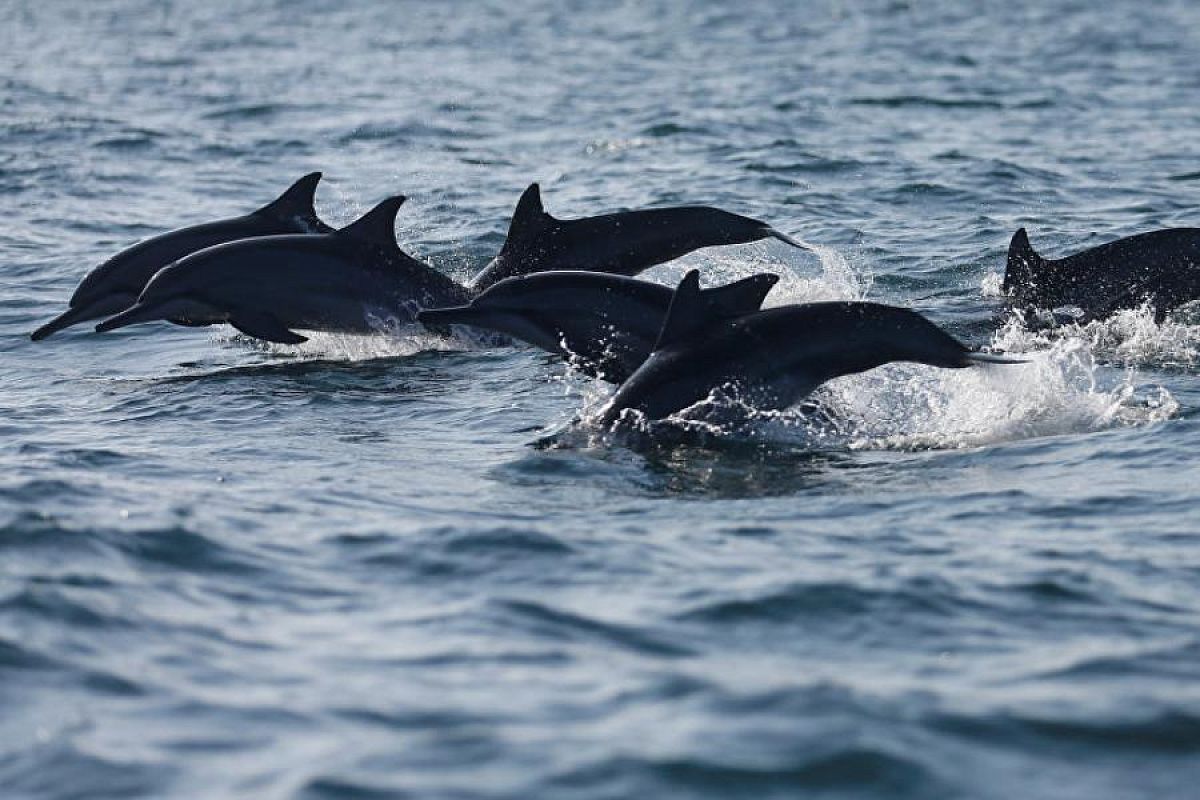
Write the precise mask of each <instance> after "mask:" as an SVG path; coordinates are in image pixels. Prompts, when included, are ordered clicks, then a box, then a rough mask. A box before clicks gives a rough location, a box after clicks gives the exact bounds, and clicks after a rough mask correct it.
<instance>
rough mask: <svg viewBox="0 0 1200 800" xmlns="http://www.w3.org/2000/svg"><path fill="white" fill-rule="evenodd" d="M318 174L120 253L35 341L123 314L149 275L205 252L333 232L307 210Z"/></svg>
mask: <svg viewBox="0 0 1200 800" xmlns="http://www.w3.org/2000/svg"><path fill="white" fill-rule="evenodd" d="M320 180H321V173H319V172H312V173H309V174H308V175H305V176H304V177H303V178H301V179H300V180H298V181H296V182H295V183H294V184H292V186H291V187H290V188H289V189H288V190H287V191H286V192H284V193H283V194H282V195H280V196H279V197H278V198H277V199H275V200H274V201H272V202H271V203H269V204H267V205H266V206H263V207H262V208H260V209H258V210H257V211H254V212H251V213H249V214H246V215H245V216H242V217H232V218H230V219H222V220H217V221H215V222H206V223H204V224H201V225H192V226H191V227H187V228H180V229H178V230H174V231H171V232H169V233H164V234H162V235H160V236H155V237H154V238H152V239H147V240H145V241H143V242H139V243H138V244H135V245H134V246H133V247H130V248H128V249H127V250H122V251H121V252H120V253H117V254H116V255H115V256H113V257H112V258H110V259H109V260H108V261H106V262H104V263H103V264H101V265H100V266H98V267H96V268H95V269H94V270H92V271H91V272H89V273H88V274H87V275H85V276H84V278H83V280H82V281H81V282H80V284H79V287H78V288H77V289H76V290H75V293H74V294H73V295H72V296H71V300H70V302H69V308H68V309H67V310H66V311H65V312H63V313H62V314H60V315H59V316H58V317H56V318H54V319H53V320H51V321H50V322H48V323H46V324H45V325H43V326H42V327H40V328H38V329H37V330H36V331H34V332H33V333H32V334H30V338H31V339H33V340H34V341H35V342H36V341H39V340H41V339H45V338H46V337H47V336H49V335H51V334H52V333H56V332H57V331H60V330H62V329H63V328H68V327H70V326H72V325H76V324H78V323H80V322H86V321H87V320H92V319H99V318H101V317H107V316H109V315H110V314H115V313H117V312H118V311H124V310H125V309H127V308H129V307H130V306H131V305H133V304H134V302H135V301H136V300H137V298H138V295H139V294H141V292H142V289H144V288H145V287H146V283H147V282H149V280H150V279H151V278H152V277H154V273H156V272H158V271H159V270H160V269H162V268H163V267H165V266H167V265H168V264H171V263H173V262H175V261H178V260H179V259H181V258H183V257H184V256H186V255H188V254H190V253H195V252H196V251H198V250H203V249H204V248H206V247H212V246H213V245H217V244H222V243H224V242H233V241H236V240H238V239H247V238H251V237H256V236H273V235H278V234H289V233H329V232H330V231H332V230H333V228H330V227H329V226H328V225H326V224H325V223H324V222H322V221H321V220H320V219H319V218H318V217H317V213H316V211H315V210H314V209H313V195H314V193H315V192H316V189H317V182H318V181H320Z"/></svg>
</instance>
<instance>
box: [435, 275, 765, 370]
mask: <svg viewBox="0 0 1200 800" xmlns="http://www.w3.org/2000/svg"><path fill="white" fill-rule="evenodd" d="M778 281H779V276H778V275H771V274H768V273H763V274H760V275H753V276H751V277H749V278H745V279H743V280H740V281H737V282H735V283H731V284H728V285H726V286H720V287H716V288H712V289H701V290H700V300H701V302H703V303H704V304H705V305H706V307H707V309H708V311H709V313H710V314H711V315H712V316H713V317H714V318H716V319H725V318H729V317H738V316H743V315H745V314H749V313H751V312H753V311H757V310H758V309H759V307H760V306H761V305H762V302H763V300H764V299H765V298H766V296H767V293H768V292H770V291H771V287H773V286H774V285H775V284H776V283H777V282H778ZM672 294H673V292H672V290H671V289H670V288H669V287H667V286H663V285H661V284H658V283H650V282H649V281H641V280H637V279H636V278H627V277H624V276H621V275H607V274H603V273H597V272H581V271H562V272H541V273H537V274H534V275H526V276H522V277H515V278H506V279H504V280H502V281H500V282H499V283H496V284H494V285H493V286H491V287H490V288H488V289H487V290H486V291H484V292H483V293H482V294H480V295H479V296H478V297H476V298H475V299H473V300H472V301H471V303H470V305H465V306H459V307H457V308H441V309H430V310H425V311H422V312H421V313H420V314H418V315H417V318H418V319H419V320H420V321H421V322H424V323H426V324H431V325H452V324H459V325H472V326H475V327H479V328H486V329H488V330H493V331H498V332H500V333H505V334H508V335H510V336H513V337H515V338H517V339H521V340H522V341H525V342H528V343H529V344H532V345H534V346H536V347H540V348H542V349H543V350H546V351H549V352H551V353H555V354H558V355H561V356H564V357H567V358H569V359H571V361H572V363H573V364H574V365H575V366H576V368H578V369H579V370H580V371H582V372H584V373H586V374H588V375H591V376H593V377H599V378H602V379H603V380H607V381H611V382H613V383H622V382H624V381H625V379H627V378H628V377H629V376H630V375H631V374H632V373H633V372H634V370H636V369H637V368H638V367H639V366H641V364H642V362H643V361H645V360H646V358H647V357H648V356H649V355H650V352H651V351H652V350H653V349H654V343H655V340H656V339H657V338H658V334H659V331H660V330H661V329H662V324H663V319H664V318H665V317H666V315H667V308H668V307H669V306H670V304H671V297H672Z"/></svg>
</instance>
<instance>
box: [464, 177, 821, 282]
mask: <svg viewBox="0 0 1200 800" xmlns="http://www.w3.org/2000/svg"><path fill="white" fill-rule="evenodd" d="M768 237H773V238H776V239H779V240H780V241H783V242H786V243H788V244H790V245H792V246H793V247H799V248H802V249H808V248H807V247H806V246H805V245H804V244H802V243H801V242H798V241H796V240H795V239H793V238H791V237H790V236H787V235H785V234H783V233H780V232H779V231H777V230H775V229H774V228H772V227H771V226H770V225H768V224H766V223H765V222H760V221H758V220H756V219H750V218H749V217H742V216H739V215H737V214H731V213H729V212H728V211H722V210H720V209H719V208H710V207H708V206H679V207H676V208H652V209H644V210H639V211H624V212H620V213H616V214H604V215H601V216H596V217H584V218H581V219H556V218H554V217H552V216H550V215H549V214H547V213H546V211H545V209H544V208H543V207H542V196H541V190H540V189H539V188H538V185H537V184H536V183H535V184H532V185H531V186H530V187H529V188H528V189H526V190H525V192H524V194H522V195H521V199H520V200H519V201H518V202H517V207H516V210H515V211H514V212H513V216H512V222H511V223H510V224H509V229H508V238H507V240H505V242H504V246H503V247H502V248H501V250H500V254H499V255H497V256H496V258H495V259H494V260H493V261H492V263H490V264H489V265H488V266H487V267H485V268H484V269H483V271H482V272H480V273H479V274H478V275H477V276H475V278H474V279H473V280H472V281H471V288H472V289H474V290H475V291H482V290H484V289H486V288H488V287H489V286H491V285H492V284H494V283H496V282H498V281H500V280H503V279H504V278H511V277H513V276H514V275H519V274H520V275H528V274H530V273H533V272H545V271H548V270H586V271H588V272H609V273H613V274H616V275H627V276H633V275H637V274H638V273H639V272H642V271H643V270H646V269H649V268H650V267H653V266H654V265H656V264H663V263H666V262H667V261H671V260H673V259H676V258H679V257H680V256H683V255H686V254H688V253H690V252H692V251H693V250H698V249H700V248H702V247H714V246H717V245H730V244H744V243H746V242H756V241H759V240H760V239H766V238H768Z"/></svg>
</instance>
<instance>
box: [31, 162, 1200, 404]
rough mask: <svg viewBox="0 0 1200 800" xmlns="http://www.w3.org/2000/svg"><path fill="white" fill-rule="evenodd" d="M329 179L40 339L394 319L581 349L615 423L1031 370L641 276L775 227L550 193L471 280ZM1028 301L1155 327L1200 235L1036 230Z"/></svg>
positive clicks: (1026, 308) (344, 327) (273, 336)
mask: <svg viewBox="0 0 1200 800" xmlns="http://www.w3.org/2000/svg"><path fill="white" fill-rule="evenodd" d="M320 179H321V173H319V172H314V173H311V174H309V175H305V176H304V177H302V178H300V180H298V181H296V183H294V184H293V185H292V186H291V187H289V188H288V189H287V191H285V192H284V193H283V194H282V195H280V196H279V197H278V198H277V199H276V200H274V201H273V202H271V203H269V204H267V205H266V206H263V207H262V208H260V209H258V210H257V211H254V212H251V213H249V214H246V215H244V216H240V217H232V218H228V219H222V220H217V221H215V222H208V223H203V224H200V225H194V226H190V227H186V228H180V229H178V230H175V231H170V232H168V233H164V234H162V235H160V236H156V237H154V238H151V239H148V240H146V241H143V242H140V243H138V244H136V245H134V246H132V247H130V248H129V249H127V250H124V251H122V252H120V253H118V254H117V255H115V256H113V257H112V258H111V259H109V260H108V261H106V262H105V263H103V264H101V265H100V266H99V267H97V268H95V269H94V270H92V271H91V272H89V273H88V274H87V275H86V276H84V278H83V280H82V281H81V282H80V284H79V287H78V288H77V289H76V290H75V293H74V294H73V295H72V296H71V299H70V301H69V303H68V308H67V310H66V311H64V312H63V313H62V314H60V315H59V316H58V317H56V318H54V319H53V320H51V321H50V322H48V323H46V324H45V325H43V326H42V327H40V328H38V329H37V330H36V331H34V332H33V334H31V338H32V339H33V340H34V341H38V340H41V339H45V338H46V337H48V336H50V335H52V334H54V333H56V332H58V331H60V330H63V329H64V328H68V327H70V326H73V325H76V324H79V323H81V322H86V321H90V320H97V319H102V320H103V321H102V322H100V323H99V324H97V325H96V330H97V331H110V330H115V329H117V328H122V327H125V326H128V325H134V324H137V323H142V322H150V321H154V320H165V321H168V322H172V323H175V324H177V325H186V326H197V327H199V326H208V325H216V324H221V323H229V324H230V325H232V326H233V327H234V328H236V329H237V330H239V331H241V332H242V333H244V334H246V335H247V336H251V337H254V338H258V339H263V340H266V341H269V342H276V343H281V344H299V343H301V342H304V341H305V340H306V339H305V337H304V336H303V335H301V334H300V333H297V330H306V331H324V332H338V333H371V332H373V331H375V330H376V329H377V328H376V325H377V323H378V321H379V320H383V319H388V320H393V321H395V322H398V323H401V324H408V323H417V322H419V323H420V324H423V325H425V326H426V327H427V328H429V329H430V330H432V331H435V332H439V333H444V332H447V331H448V330H449V326H451V325H460V326H469V327H472V328H476V329H482V330H486V331H490V332H495V333H500V334H503V335H506V336H509V337H512V338H514V339H517V340H520V341H523V342H526V343H528V344H531V345H533V346H535V347H539V348H541V349H543V350H546V351H548V352H550V353H554V354H557V355H560V356H563V357H565V358H568V359H570V361H571V362H572V364H573V365H574V366H575V367H576V368H577V369H579V370H580V371H582V372H584V373H585V374H587V375H590V376H592V377H596V378H599V379H601V380H605V381H608V382H611V383H614V384H616V385H617V390H616V392H615V393H614V394H613V396H612V397H611V398H610V400H609V401H608V403H607V404H606V405H605V407H604V408H603V409H602V410H601V412H600V422H601V424H603V425H614V424H616V423H619V422H621V421H624V420H636V419H648V420H658V419H663V418H666V417H669V416H671V415H673V414H675V413H677V412H680V411H682V410H684V409H689V410H693V409H699V410H703V409H704V408H705V406H706V404H708V403H709V402H711V400H712V397H713V395H714V392H715V391H717V390H722V389H731V390H733V391H735V392H736V393H737V395H738V396H739V398H740V399H741V400H742V401H743V402H747V403H749V404H750V405H751V406H753V407H755V408H761V409H783V408H787V407H789V406H792V405H794V404H796V403H798V402H799V401H800V400H802V399H803V398H804V397H806V396H807V395H808V394H810V393H811V392H812V391H813V390H814V389H816V388H817V387H818V386H820V385H821V384H822V383H824V382H825V381H828V380H830V379H832V378H836V377H839V376H842V375H849V374H853V373H857V372H863V371H866V370H869V369H873V368H875V367H878V366H881V365H883V364H887V363H890V362H894V361H910V362H917V363H921V364H928V365H931V366H935V367H942V368H947V369H959V368H964V367H969V366H972V365H974V364H978V363H1000V364H1011V363H1019V362H1017V361H1014V360H1011V359H1004V358H1000V357H997V356H992V355H987V354H982V353H977V352H972V351H971V350H969V349H968V348H967V347H966V346H965V345H963V344H962V343H961V342H959V341H958V340H956V339H955V338H954V337H953V336H951V335H950V334H948V333H946V332H945V331H943V330H942V329H940V328H938V327H937V326H936V325H934V324H933V323H932V322H930V321H929V320H927V319H925V318H924V317H923V316H921V315H920V314H918V313H917V312H915V311H912V310H910V309H906V308H898V307H895V306H888V305H882V304H879V303H870V302H821V303H804V304H797V305H788V306H779V307H775V308H768V309H763V308H762V303H763V301H764V300H765V298H766V296H767V294H768V293H769V292H770V291H771V289H772V287H774V286H775V284H776V282H777V281H778V280H779V276H777V275H773V274H769V273H763V274H758V275H753V276H751V277H749V278H745V279H742V280H739V281H736V282H734V283H730V284H728V285H725V286H718V287H712V288H707V289H704V288H701V286H700V277H699V273H698V271H696V270H692V271H690V272H688V273H687V275H686V276H684V278H683V280H682V281H680V283H679V284H678V286H677V287H676V288H675V289H674V290H672V289H671V288H669V287H667V286H663V285H660V284H657V283H652V282H648V281H643V280H638V279H637V278H636V277H635V276H636V275H638V274H639V273H641V272H642V271H644V270H646V269H649V268H650V267H653V266H655V265H658V264H663V263H666V262H668V261H671V260H673V259H676V258H679V257H681V256H683V255H686V254H687V253H690V252H692V251H694V250H697V249H700V248H704V247H713V246H720V245H733V244H743V243H748V242H755V241H759V240H762V239H767V238H775V239H778V240H780V241H782V242H784V243H786V244H788V245H791V246H793V247H799V248H807V247H808V246H807V245H805V244H804V243H802V242H799V241H797V240H795V239H793V238H791V237H789V236H787V235H786V234H784V233H781V232H780V231H778V230H776V229H775V228H773V227H771V226H770V225H768V224H766V223H764V222H760V221H758V220H755V219H751V218H749V217H743V216H740V215H737V214H732V213H730V212H727V211H722V210H721V209H717V208H711V207H707V206H680V207H675V208H657V209H645V210H635V211H625V212H620V213H614V214H604V215H600V216H593V217H584V218H579V219H558V218H556V217H553V216H551V215H550V214H549V213H547V212H546V211H545V209H544V207H543V205H542V199H541V192H540V190H539V187H538V185H537V184H536V183H535V184H533V185H531V186H530V187H529V188H528V189H526V190H525V192H524V193H523V194H522V195H521V198H520V200H519V201H518V203H517V206H516V209H515V211H514V212H513V216H512V221H511V223H510V225H509V231H508V237H507V238H506V240H505V242H504V245H503V246H502V248H501V250H500V252H499V253H498V254H497V256H496V257H495V258H494V259H493V260H492V261H491V263H489V264H488V265H487V266H486V267H485V268H484V269H483V270H482V271H481V272H480V273H479V274H478V275H476V276H475V277H474V278H473V279H472V280H471V281H470V282H469V283H467V284H466V285H463V284H459V283H458V282H456V281H454V280H453V279H451V278H450V277H449V276H447V275H445V274H443V273H441V272H439V271H438V270H436V269H434V268H433V267H431V266H429V265H427V264H425V263H423V262H421V261H419V260H418V259H416V258H413V257H412V256H410V255H408V254H407V253H405V252H404V251H403V250H401V249H400V247H399V245H398V244H397V242H396V238H395V219H396V214H397V212H398V211H399V209H400V207H401V205H402V204H403V203H404V197H400V196H396V197H390V198H388V199H386V200H384V201H383V202H381V203H379V204H378V205H377V206H375V207H374V208H373V209H371V210H370V211H368V212H367V213H366V214H364V215H363V216H362V217H361V218H359V219H358V220H356V221H355V222H352V223H351V224H349V225H347V226H345V227H343V228H340V229H336V230H335V229H334V228H332V227H330V226H329V225H326V224H325V223H324V222H322V221H321V219H320V218H319V217H318V216H317V214H316V211H315V209H314V205H313V201H314V194H315V192H316V188H317V184H318V182H319V181H320ZM1003 291H1004V294H1005V295H1006V296H1007V297H1008V298H1009V301H1010V303H1011V305H1012V306H1013V307H1014V308H1016V309H1018V310H1021V311H1023V312H1035V311H1038V310H1051V311H1052V310H1054V309H1057V308H1062V307H1074V308H1076V309H1079V311H1080V312H1081V313H1082V318H1083V319H1085V320H1093V319H1101V318H1103V317H1105V316H1106V315H1109V314H1112V313H1113V312H1115V311H1118V310H1121V309H1129V308H1137V307H1139V306H1141V305H1143V304H1147V303H1148V304H1150V305H1151V307H1152V308H1153V310H1154V313H1155V316H1156V319H1158V320H1159V321H1161V320H1162V319H1163V317H1164V316H1165V314H1166V313H1167V312H1168V311H1170V310H1172V309H1174V308H1176V307H1178V306H1181V305H1184V304H1186V303H1189V302H1191V301H1194V300H1197V299H1200V229H1195V228H1175V229H1167V230H1160V231H1155V232H1151V233H1145V234H1141V235H1138V236H1132V237H1129V238H1126V239H1121V240H1118V241H1115V242H1111V243H1109V244H1105V245H1101V246H1099V247H1096V248H1093V249H1090V250H1087V251H1084V252H1081V253H1078V254H1076V255H1072V256H1068V257H1065V258H1061V259H1046V258H1043V257H1042V256H1040V255H1038V254H1037V253H1036V252H1035V251H1034V249H1033V247H1032V245H1031V244H1030V242H1029V237H1028V236H1027V235H1026V232H1025V229H1024V228H1022V229H1021V230H1019V231H1017V233H1016V234H1015V235H1014V236H1013V238H1012V242H1011V244H1010V246H1009V252H1008V263H1007V266H1006V270H1005V275H1004V282H1003Z"/></svg>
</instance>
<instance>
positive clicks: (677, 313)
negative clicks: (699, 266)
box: [654, 269, 721, 350]
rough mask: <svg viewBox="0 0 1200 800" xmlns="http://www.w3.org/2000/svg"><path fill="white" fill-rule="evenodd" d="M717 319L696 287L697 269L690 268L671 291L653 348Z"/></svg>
mask: <svg viewBox="0 0 1200 800" xmlns="http://www.w3.org/2000/svg"><path fill="white" fill-rule="evenodd" d="M720 318H721V317H720V315H718V314H717V313H715V312H714V310H713V308H712V307H711V306H710V304H709V303H706V302H705V301H704V296H703V294H702V292H701V290H700V270H696V269H694V270H691V271H690V272H688V274H687V275H684V276H683V280H681V281H680V282H679V285H678V286H677V287H675V293H674V294H673V295H671V305H670V306H669V307H668V308H667V316H666V318H665V319H664V320H663V326H662V330H661V331H659V334H658V342H656V343H655V345H654V349H655V350H661V349H663V348H664V347H670V346H671V345H673V344H675V343H676V342H681V341H683V340H685V339H687V338H688V337H690V336H694V335H695V334H696V333H697V332H698V331H701V330H703V329H704V328H706V327H707V326H708V325H709V324H710V323H712V322H714V321H716V320H718V319H720Z"/></svg>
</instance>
